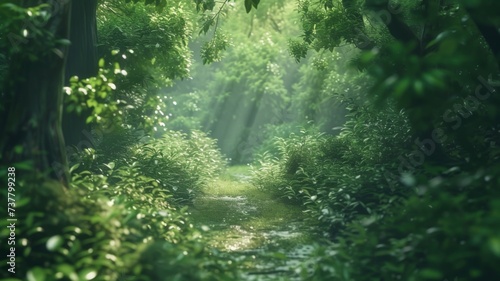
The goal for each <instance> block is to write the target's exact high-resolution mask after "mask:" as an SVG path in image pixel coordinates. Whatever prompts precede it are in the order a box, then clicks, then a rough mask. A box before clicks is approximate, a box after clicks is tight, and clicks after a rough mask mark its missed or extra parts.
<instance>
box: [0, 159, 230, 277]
mask: <svg viewBox="0 0 500 281" xmlns="http://www.w3.org/2000/svg"><path fill="white" fill-rule="evenodd" d="M103 170H104V171H105V173H104V174H99V173H90V172H89V171H82V172H80V173H74V174H73V183H72V186H71V188H69V189H68V188H66V187H64V186H62V185H61V184H60V183H58V182H54V181H49V180H45V179H44V178H43V177H42V178H31V177H30V176H29V175H31V174H32V172H31V171H20V170H18V171H17V175H19V178H20V179H22V180H18V181H17V183H16V184H17V188H16V192H15V194H16V218H17V219H18V223H16V230H15V232H16V239H17V240H16V245H15V247H16V253H15V254H16V271H15V273H16V274H15V275H10V274H9V273H8V272H7V271H3V272H2V278H6V277H7V276H9V277H12V276H16V277H17V278H19V279H10V280H21V279H22V280H134V281H135V280H165V279H168V280H186V281H187V280H237V279H238V274H237V272H236V271H235V268H234V266H230V263H228V260H227V259H222V258H221V257H219V256H218V254H217V253H216V252H213V251H210V250H209V249H207V248H206V247H205V245H204V244H203V242H202V240H201V237H202V235H201V231H199V230H196V229H194V228H193V225H192V224H191V223H190V222H189V219H188V216H187V213H186V211H185V210H184V209H176V208H175V207H173V206H172V205H171V204H170V203H169V200H170V199H171V194H170V193H169V192H168V191H166V190H164V189H162V188H159V185H158V183H157V181H156V180H155V179H153V178H149V177H147V176H144V175H142V173H141V171H140V169H139V167H138V166H136V165H133V164H132V165H130V166H122V167H117V168H115V167H114V165H113V164H112V163H109V164H107V165H105V166H104V167H103ZM2 171H6V169H4V168H3V169H2ZM3 176H4V175H3V174H2V177H3ZM111 182H113V183H111ZM2 193H5V194H3V195H5V196H3V197H5V198H6V197H7V196H6V189H4V191H3V192H2ZM8 224H9V222H8V221H6V220H3V221H2V222H1V223H0V225H1V227H2V229H1V231H0V234H1V235H2V236H3V237H7V236H9V229H8V228H7V225H8ZM7 247H8V246H7V243H4V244H3V246H2V251H3V252H8V248H7ZM7 259H8V258H6V257H5V256H4V257H3V258H2V262H3V263H4V264H5V263H6V262H7Z"/></svg>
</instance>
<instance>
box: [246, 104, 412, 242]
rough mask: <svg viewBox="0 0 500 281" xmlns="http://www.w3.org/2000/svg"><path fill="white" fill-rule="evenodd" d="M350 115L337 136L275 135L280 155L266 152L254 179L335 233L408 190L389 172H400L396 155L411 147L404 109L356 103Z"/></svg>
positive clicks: (380, 211) (377, 211)
mask: <svg viewBox="0 0 500 281" xmlns="http://www.w3.org/2000/svg"><path fill="white" fill-rule="evenodd" d="M349 116H350V117H351V120H349V121H348V122H347V123H346V124H345V126H344V127H343V129H342V132H341V134H340V135H338V136H326V135H322V134H319V133H316V134H311V133H306V132H305V131H304V132H302V134H301V135H298V136H297V135H291V136H290V137H289V138H288V139H283V138H279V139H277V141H276V144H277V146H278V147H279V149H280V154H279V157H277V158H273V157H270V156H269V155H267V154H264V155H263V157H262V158H261V160H260V167H259V168H258V169H256V170H255V173H254V178H253V183H254V185H256V186H257V187H260V188H263V189H266V190H269V191H270V192H272V193H274V194H275V195H277V196H281V197H284V198H289V199H293V200H294V201H296V202H300V203H302V204H304V205H306V206H307V209H308V212H310V214H311V218H312V220H313V221H318V222H319V223H320V224H321V225H322V229H324V230H326V231H327V232H328V233H329V235H330V237H332V238H336V236H337V235H338V234H339V233H340V232H341V231H342V230H343V229H344V228H345V227H346V225H347V224H348V223H350V222H352V221H354V220H358V219H362V218H365V217H366V216H370V215H373V214H381V215H383V214H384V213H385V211H386V210H388V209H390V208H391V206H393V205H394V204H396V203H397V202H399V201H400V200H401V199H402V198H404V196H405V193H406V189H405V188H402V187H401V184H400V182H399V178H396V181H394V179H392V178H387V177H386V176H385V175H387V174H395V173H397V165H396V163H395V159H397V157H398V156H399V155H401V154H403V153H404V151H405V150H404V147H405V146H407V144H406V142H407V140H406V139H409V137H408V135H409V133H410V129H409V127H408V126H407V121H406V118H405V115H404V113H403V112H396V111H394V110H391V109H390V108H389V109H387V114H385V115H378V114H376V110H375V109H374V108H370V107H367V106H364V107H360V106H358V107H357V108H356V109H354V107H352V108H351V113H350V114H349ZM382 131H383V132H384V133H383V134H382V133H381V132H382Z"/></svg>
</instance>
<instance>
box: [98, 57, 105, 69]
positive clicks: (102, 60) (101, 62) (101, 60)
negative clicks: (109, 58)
mask: <svg viewBox="0 0 500 281" xmlns="http://www.w3.org/2000/svg"><path fill="white" fill-rule="evenodd" d="M99 67H100V68H103V67H104V59H103V58H101V59H100V60H99Z"/></svg>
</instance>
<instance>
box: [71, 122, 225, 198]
mask: <svg viewBox="0 0 500 281" xmlns="http://www.w3.org/2000/svg"><path fill="white" fill-rule="evenodd" d="M77 155H78V156H77V157H75V159H76V160H78V161H79V162H80V163H81V165H80V166H79V167H78V169H79V171H82V170H83V169H86V170H89V171H91V172H95V173H101V174H102V173H105V172H106V165H108V164H110V163H112V165H114V166H116V167H129V168H130V169H134V170H137V174H138V175H140V176H146V177H149V178H152V179H154V180H155V182H156V184H158V186H159V188H160V189H163V190H164V191H165V192H168V193H169V194H170V195H171V196H172V197H173V198H172V199H173V200H175V201H176V202H178V203H181V202H184V203H187V202H189V201H190V200H191V199H193V198H194V196H195V194H196V193H197V192H199V191H200V189H201V187H202V186H203V185H205V184H206V183H208V182H209V181H210V180H211V179H213V178H214V177H215V176H217V175H218V174H219V172H220V171H221V170H222V169H223V167H224V166H225V164H226V163H225V160H224V158H223V157H222V154H221V153H220V151H219V150H218V148H217V145H216V141H215V140H214V139H211V138H209V137H208V136H207V135H206V134H205V133H203V132H200V131H192V132H191V133H190V134H189V135H187V134H185V133H181V132H176V131H167V132H165V133H164V134H163V136H161V137H157V138H156V137H149V136H145V135H144V133H142V132H140V131H135V130H129V129H124V128H116V129H113V130H112V131H111V132H109V133H107V134H104V135H103V136H102V138H101V139H100V140H99V145H98V146H97V147H96V150H95V151H94V150H88V149H87V150H85V151H81V153H79V154H77ZM114 181H115V179H114V178H112V179H111V182H112V183H114Z"/></svg>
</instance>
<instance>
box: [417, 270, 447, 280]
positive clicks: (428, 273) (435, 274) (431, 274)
mask: <svg viewBox="0 0 500 281" xmlns="http://www.w3.org/2000/svg"><path fill="white" fill-rule="evenodd" d="M420 276H422V277H424V278H426V279H434V280H438V279H442V278H443V274H442V273H441V272H439V271H437V270H435V269H430V268H427V269H424V270H422V271H421V272H420Z"/></svg>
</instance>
